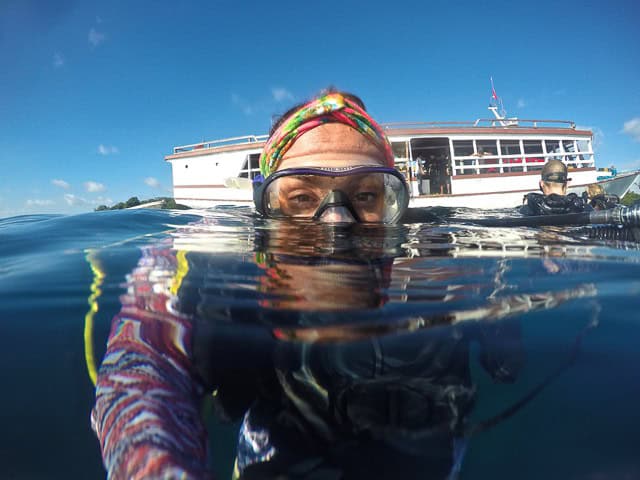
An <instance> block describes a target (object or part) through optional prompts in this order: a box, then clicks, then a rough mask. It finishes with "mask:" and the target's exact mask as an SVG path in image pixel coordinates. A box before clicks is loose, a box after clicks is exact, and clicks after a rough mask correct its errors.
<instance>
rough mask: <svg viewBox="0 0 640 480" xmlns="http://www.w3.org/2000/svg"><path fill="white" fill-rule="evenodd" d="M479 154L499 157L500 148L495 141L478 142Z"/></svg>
mask: <svg viewBox="0 0 640 480" xmlns="http://www.w3.org/2000/svg"><path fill="white" fill-rule="evenodd" d="M476 145H477V146H478V153H481V154H482V153H484V154H485V155H498V147H497V145H496V141H495V140H477V141H476Z"/></svg>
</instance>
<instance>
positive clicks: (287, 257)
mask: <svg viewBox="0 0 640 480" xmlns="http://www.w3.org/2000/svg"><path fill="white" fill-rule="evenodd" d="M482 215H484V216H490V217H492V218H494V217H495V218H499V217H501V216H504V215H505V212H500V211H493V212H492V211H489V212H484V213H483V214H482ZM477 216H478V214H477V213H476V212H474V211H473V210H464V209H433V210H431V211H430V213H429V215H426V216H425V217H424V219H423V221H416V222H412V223H405V224H400V225H393V226H384V225H367V224H362V225H352V226H348V227H346V226H340V225H327V224H318V223H313V222H311V221H307V222H305V221H291V220H266V219H263V218H259V217H257V216H255V214H254V213H253V212H252V210H251V209H248V208H242V207H227V208H225V207H218V208H214V209H211V210H188V211H184V212H179V211H151V210H122V211H107V212H94V213H87V214H80V215H71V216H60V215H30V216H17V217H10V218H5V219H2V220H0V246H1V247H2V248H1V250H0V251H1V252H2V253H0V319H1V320H0V321H1V322H2V323H1V325H2V333H3V334H2V340H3V348H2V349H0V355H1V356H2V357H1V362H0V369H2V379H3V383H4V391H5V392H6V394H5V396H4V399H3V400H2V411H3V412H4V415H3V420H4V421H3V427H4V428H3V430H4V434H3V435H2V439H0V458H2V462H0V476H1V477H2V478H6V479H87V478H105V476H106V470H105V466H104V465H105V464H109V462H115V461H116V460H117V457H118V455H120V454H121V449H122V448H123V447H122V445H128V446H129V447H131V446H132V445H134V446H135V445H137V443H136V442H140V444H141V445H142V444H143V443H144V442H145V441H148V437H149V436H150V437H152V438H153V439H154V440H153V442H156V445H174V444H175V445H176V447H175V450H176V452H177V453H176V455H177V457H178V463H181V464H182V465H184V471H185V472H188V473H189V475H190V476H188V477H187V476H185V477H184V478H208V475H215V477H216V478H220V479H223V478H229V479H230V478H233V477H234V476H238V475H239V474H242V478H275V477H276V476H278V475H280V476H279V477H278V478H335V479H338V478H422V479H424V478H443V479H444V478H460V479H471V478H505V479H506V478H525V479H537V478H572V479H573V478H575V479H605V478H625V479H632V478H640V459H639V458H638V455H637V446H638V440H637V432H638V431H639V429H640V415H639V414H638V413H637V401H638V398H640V379H639V377H638V369H637V365H638V364H639V363H640V352H639V351H638V348H637V343H638V342H637V339H638V338H640V318H639V316H638V311H639V309H640V295H639V294H640V243H638V241H637V239H634V237H633V236H632V235H621V234H620V233H615V232H614V233H613V234H606V235H594V231H595V230H594V228H595V227H562V228H560V227H538V228H528V227H510V228H502V227H499V226H496V227H487V226H482V225H478V224H476V223H474V221H473V220H474V218H477ZM118 382H120V383H121V384H124V383H126V382H129V383H128V384H129V385H130V389H129V390H128V391H127V393H126V394H125V395H123V394H121V393H117V392H116V390H115V389H114V385H116V384H117V383H118ZM144 382H146V386H144V388H143V387H141V386H140V385H142V384H143V383H144ZM96 384H97V385H98V387H99V388H98V395H97V396H96V387H95V385H96ZM154 398H155V400H154ZM158 398H162V399H164V400H163V402H158V401H157V399H158ZM132 418H134V419H135V421H132V420H131V419H132ZM127 422H129V423H127ZM154 429H159V430H157V432H156V430H154ZM154 435H155V436H154ZM145 439H146V440H145ZM205 440H206V441H205ZM100 442H102V444H103V446H104V448H105V450H106V451H108V452H109V456H108V458H106V459H104V463H103V459H102V458H101V453H100V452H101V443H100ZM142 454H144V452H143V453H142ZM142 454H141V455H142Z"/></svg>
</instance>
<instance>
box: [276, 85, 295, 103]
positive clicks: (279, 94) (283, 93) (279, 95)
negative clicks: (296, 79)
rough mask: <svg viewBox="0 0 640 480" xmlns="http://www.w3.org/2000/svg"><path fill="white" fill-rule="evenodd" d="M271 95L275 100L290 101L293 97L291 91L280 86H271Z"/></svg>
mask: <svg viewBox="0 0 640 480" xmlns="http://www.w3.org/2000/svg"><path fill="white" fill-rule="evenodd" d="M271 95H272V96H273V99H274V100H275V101H276V102H284V101H292V100H293V98H294V97H293V93H291V92H290V91H289V90H287V89H286V88H282V87H274V88H272V89H271Z"/></svg>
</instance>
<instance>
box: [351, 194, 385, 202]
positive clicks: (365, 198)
mask: <svg viewBox="0 0 640 480" xmlns="http://www.w3.org/2000/svg"><path fill="white" fill-rule="evenodd" d="M379 195H380V194H379V192H376V191H361V192H357V193H356V194H355V195H354V200H355V201H356V202H357V203H360V204H369V203H375V201H376V200H377V199H378V197H379Z"/></svg>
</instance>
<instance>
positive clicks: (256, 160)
mask: <svg viewBox="0 0 640 480" xmlns="http://www.w3.org/2000/svg"><path fill="white" fill-rule="evenodd" d="M259 173H260V154H259V153H251V154H249V155H247V157H246V158H245V159H244V163H243V164H242V168H241V169H240V173H239V174H238V177H240V178H250V179H251V180H253V178H254V177H255V176H256V175H258V174H259Z"/></svg>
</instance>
